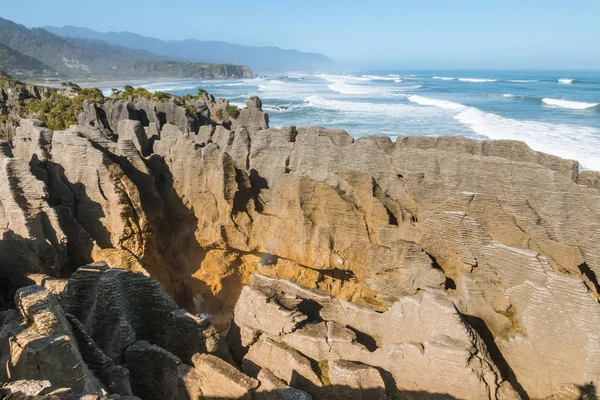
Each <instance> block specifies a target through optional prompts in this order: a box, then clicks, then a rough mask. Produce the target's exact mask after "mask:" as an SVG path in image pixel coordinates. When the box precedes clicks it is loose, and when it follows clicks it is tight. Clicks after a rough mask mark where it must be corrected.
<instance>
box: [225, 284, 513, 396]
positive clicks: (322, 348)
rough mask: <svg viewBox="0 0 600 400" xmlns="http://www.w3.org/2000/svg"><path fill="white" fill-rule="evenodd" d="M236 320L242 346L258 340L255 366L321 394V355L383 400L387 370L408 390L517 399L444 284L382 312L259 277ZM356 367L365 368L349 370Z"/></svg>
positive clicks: (338, 377)
mask: <svg viewBox="0 0 600 400" xmlns="http://www.w3.org/2000/svg"><path fill="white" fill-rule="evenodd" d="M424 315H427V318H422V316H424ZM234 321H235V323H236V324H237V326H238V327H239V331H240V332H241V343H242V345H245V346H248V347H249V350H248V352H247V354H246V356H245V357H244V361H243V365H244V368H245V370H246V371H247V372H248V373H249V374H251V375H254V376H256V375H258V372H260V369H261V368H266V369H268V370H270V371H271V372H273V373H274V374H275V375H276V376H277V377H278V378H280V379H282V380H284V381H286V382H287V383H288V384H290V385H291V386H298V387H300V388H302V389H304V390H307V391H308V392H310V393H311V394H312V395H313V397H315V398H327V397H326V393H327V389H326V388H324V387H323V385H322V384H321V381H320V379H319V377H318V376H317V375H316V374H315V371H314V370H313V369H312V368H311V364H314V363H316V362H318V363H327V362H329V374H330V375H331V378H329V377H328V378H329V381H330V382H331V383H332V384H334V385H336V384H339V385H340V386H345V387H349V388H350V387H351V386H350V384H351V383H352V384H353V385H355V388H354V389H355V390H358V389H360V390H365V391H370V392H371V395H376V394H377V393H378V396H379V398H382V397H385V387H384V385H383V378H382V377H381V376H380V372H379V371H378V369H379V370H380V371H383V372H384V373H385V375H386V377H387V376H388V375H390V376H391V379H389V382H388V389H397V390H400V391H401V392H402V391H404V392H421V391H423V392H428V393H430V394H432V395H433V394H436V393H437V394H449V395H451V396H454V397H456V398H465V399H466V398H478V399H503V398H517V395H516V393H515V392H514V391H513V389H512V387H511V386H510V384H509V383H508V382H504V381H503V379H502V377H501V376H500V372H499V371H498V370H497V368H496V367H495V366H494V363H493V361H492V360H491V359H490V357H489V355H488V354H487V350H486V347H485V344H484V343H483V341H482V340H481V338H480V337H479V335H478V334H477V333H476V332H475V331H474V330H473V329H472V328H471V327H470V326H469V325H468V324H467V323H465V322H464V320H463V316H462V315H461V314H460V312H459V311H458V309H457V308H456V307H455V305H454V303H453V301H452V299H451V298H450V297H449V296H448V295H447V294H445V293H443V292H441V293H420V294H418V295H413V296H406V297H403V298H402V299H401V300H400V301H398V302H397V303H394V304H393V305H392V306H391V307H390V309H389V310H388V311H386V312H385V313H378V312H376V311H373V310H370V309H367V308H362V307H359V306H356V305H354V304H352V303H348V302H344V301H340V300H336V299H334V298H333V297H332V296H331V294H329V293H327V292H323V291H317V290H311V289H307V288H305V287H302V286H299V285H296V284H293V283H290V282H289V281H284V280H275V279H273V278H268V277H263V276H260V275H255V276H253V277H252V281H251V283H250V285H249V286H246V287H245V288H244V289H243V290H242V294H241V296H240V299H239V301H238V303H237V305H236V309H235V316H234ZM355 363H360V364H355ZM361 364H362V366H361ZM369 366H370V367H369ZM373 367H375V368H377V369H375V368H373ZM351 373H354V374H355V375H356V376H355V377H354V378H351V377H348V376H344V375H345V374H351Z"/></svg>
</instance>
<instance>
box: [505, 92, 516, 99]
mask: <svg viewBox="0 0 600 400" xmlns="http://www.w3.org/2000/svg"><path fill="white" fill-rule="evenodd" d="M502 97H506V98H510V97H515V96H514V95H513V94H512V93H504V94H503V95H502Z"/></svg>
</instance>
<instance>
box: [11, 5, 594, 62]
mask: <svg viewBox="0 0 600 400" xmlns="http://www.w3.org/2000/svg"><path fill="white" fill-rule="evenodd" d="M0 2H1V3H2V7H1V8H0V17H3V18H7V19H10V20H13V21H15V22H17V23H20V24H23V25H25V26H27V27H40V26H45V25H53V26H64V25H75V26H81V27H85V28H89V29H93V30H96V31H101V32H107V31H130V32H134V33H138V34H141V35H144V36H151V37H156V38H159V39H167V40H170V39H190V38H193V39H198V40H221V41H227V42H231V43H239V44H244V45H254V46H278V47H282V48H294V49H297V50H302V51H311V52H319V53H323V54H325V55H327V56H329V57H331V58H333V59H334V60H336V61H339V62H342V63H350V64H351V65H353V66H357V67H371V68H434V69H435V68H546V69H560V68H581V69H600V1H598V0H570V1H556V0H521V1H518V0H504V1H489V0H464V1H448V0H422V1H410V2H407V1H401V0H372V1H364V0H361V1H358V0H354V1H353V0H346V1H342V0H328V1H327V0H302V1H291V0H290V1H286V0H278V1H276V0H254V1H238V0H229V1H227V2H218V1H209V2H207V1H201V0H176V1H173V2H167V1H165V0H161V1H158V0H144V1H143V2H132V1H123V0H103V1H102V2H91V1H86V0H59V1H54V2H48V1H47V0H44V1H42V0H22V1H14V0H0Z"/></svg>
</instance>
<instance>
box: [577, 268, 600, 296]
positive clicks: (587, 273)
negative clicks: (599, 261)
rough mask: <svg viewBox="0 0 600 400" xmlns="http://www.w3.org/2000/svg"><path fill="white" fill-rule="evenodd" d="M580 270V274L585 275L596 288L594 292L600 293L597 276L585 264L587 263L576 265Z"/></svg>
mask: <svg viewBox="0 0 600 400" xmlns="http://www.w3.org/2000/svg"><path fill="white" fill-rule="evenodd" d="M577 268H578V269H579V271H580V272H581V275H583V276H584V277H586V278H587V279H588V280H589V281H590V282H591V284H592V285H594V289H596V293H598V294H600V284H598V277H597V276H596V273H595V272H594V271H593V270H592V269H591V268H590V267H589V265H587V263H583V264H581V265H580V266H578V267H577Z"/></svg>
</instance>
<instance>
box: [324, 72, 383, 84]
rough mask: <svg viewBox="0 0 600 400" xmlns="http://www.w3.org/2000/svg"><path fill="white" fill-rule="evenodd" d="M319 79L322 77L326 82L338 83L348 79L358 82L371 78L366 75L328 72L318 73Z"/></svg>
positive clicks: (367, 80)
mask: <svg viewBox="0 0 600 400" xmlns="http://www.w3.org/2000/svg"><path fill="white" fill-rule="evenodd" d="M319 77H320V78H321V79H324V80H326V81H328V82H332V83H339V82H349V81H358V82H370V81H372V80H373V79H371V78H369V77H366V76H353V75H329V74H321V75H319Z"/></svg>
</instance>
